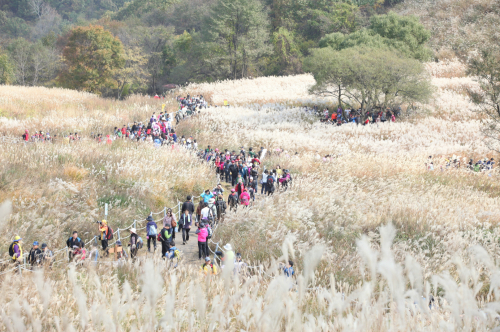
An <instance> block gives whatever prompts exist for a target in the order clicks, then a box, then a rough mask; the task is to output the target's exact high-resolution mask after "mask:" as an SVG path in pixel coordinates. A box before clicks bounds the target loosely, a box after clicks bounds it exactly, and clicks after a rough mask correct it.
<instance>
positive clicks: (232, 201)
mask: <svg viewBox="0 0 500 332" xmlns="http://www.w3.org/2000/svg"><path fill="white" fill-rule="evenodd" d="M227 205H229V208H230V210H231V211H232V210H233V209H234V210H236V209H237V207H238V194H237V193H236V190H234V189H231V195H229V197H228V198H227Z"/></svg>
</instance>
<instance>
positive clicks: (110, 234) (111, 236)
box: [106, 226, 113, 240]
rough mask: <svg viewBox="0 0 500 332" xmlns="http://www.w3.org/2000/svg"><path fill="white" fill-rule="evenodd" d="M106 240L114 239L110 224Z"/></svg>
mask: <svg viewBox="0 0 500 332" xmlns="http://www.w3.org/2000/svg"><path fill="white" fill-rule="evenodd" d="M106 240H113V228H111V227H109V226H108V232H107V233H106Z"/></svg>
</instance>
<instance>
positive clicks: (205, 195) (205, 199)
mask: <svg viewBox="0 0 500 332" xmlns="http://www.w3.org/2000/svg"><path fill="white" fill-rule="evenodd" d="M200 196H201V197H202V198H203V202H204V203H208V201H209V200H210V199H211V198H213V197H214V194H212V193H211V192H210V189H207V190H205V192H204V193H203V194H201V195H200Z"/></svg>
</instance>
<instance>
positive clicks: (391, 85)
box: [304, 47, 432, 111]
mask: <svg viewBox="0 0 500 332" xmlns="http://www.w3.org/2000/svg"><path fill="white" fill-rule="evenodd" d="M304 69H305V71H308V72H311V73H312V74H313V76H314V78H315V80H316V84H315V85H314V86H313V87H312V88H311V92H312V93H315V94H318V95H322V96H325V95H330V96H335V97H336V98H338V102H339V105H340V104H342V103H347V104H352V103H353V102H354V103H357V104H359V105H360V106H361V109H362V110H363V111H365V110H369V109H372V108H378V109H385V108H386V107H392V106H397V105H400V104H402V103H411V102H425V101H427V100H428V98H429V97H430V96H431V94H432V88H431V87H432V86H431V84H430V79H429V77H428V76H427V75H426V72H425V70H424V68H423V65H422V64H421V63H420V62H419V61H417V60H414V59H408V58H405V57H404V56H402V55H400V54H399V53H397V52H395V51H390V50H383V49H373V48H365V47H353V48H348V49H345V50H342V51H340V52H337V51H335V50H333V49H331V48H322V49H315V50H313V52H312V55H311V56H309V57H308V58H306V60H305V62H304Z"/></svg>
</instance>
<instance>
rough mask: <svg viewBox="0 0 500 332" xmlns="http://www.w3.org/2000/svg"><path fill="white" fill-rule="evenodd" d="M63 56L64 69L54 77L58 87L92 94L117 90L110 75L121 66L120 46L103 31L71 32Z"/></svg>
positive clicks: (92, 28)
mask: <svg viewBox="0 0 500 332" xmlns="http://www.w3.org/2000/svg"><path fill="white" fill-rule="evenodd" d="M63 56H64V63H65V64H66V68H65V69H64V70H63V72H62V73H61V74H60V75H59V77H58V82H59V84H60V85H61V86H63V87H67V88H71V89H78V90H83V91H88V92H92V93H96V94H102V92H103V91H104V90H105V89H109V88H111V89H114V88H117V86H118V83H117V81H116V80H115V78H114V75H115V73H116V71H117V70H119V69H120V68H122V67H123V65H124V63H125V58H124V54H123V46H122V43H121V41H120V40H119V39H118V38H115V37H114V36H113V35H112V34H111V33H110V32H109V31H106V30H104V28H103V27H101V26H92V25H91V26H87V27H76V28H74V29H73V30H71V32H70V36H69V38H68V43H67V44H66V46H65V48H64V51H63Z"/></svg>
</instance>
